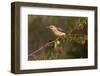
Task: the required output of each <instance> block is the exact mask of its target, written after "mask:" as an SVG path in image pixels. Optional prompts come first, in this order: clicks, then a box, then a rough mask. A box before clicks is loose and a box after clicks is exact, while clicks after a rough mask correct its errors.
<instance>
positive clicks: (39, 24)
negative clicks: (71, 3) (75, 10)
mask: <svg viewBox="0 0 100 76" xmlns="http://www.w3.org/2000/svg"><path fill="white" fill-rule="evenodd" d="M50 25H55V26H56V27H59V28H62V29H63V30H64V32H65V33H66V35H67V34H69V33H70V34H72V35H76V34H81V35H82V37H81V38H80V37H78V36H77V37H72V38H67V41H66V40H65V41H64V39H63V38H62V39H61V42H60V43H61V44H62V45H61V46H58V47H56V48H54V43H52V44H50V45H49V46H46V47H44V48H43V49H41V50H39V51H38V52H36V53H34V54H33V55H31V56H30V54H31V53H33V52H35V51H36V50H37V49H39V48H41V47H43V46H44V45H45V44H46V43H49V42H50V41H53V40H55V39H56V36H55V35H54V34H53V32H52V31H51V30H49V29H48V28H47V27H48V26H50ZM87 31H88V18H87V17H68V16H46V15H28V54H29V56H28V60H50V59H77V58H87V57H88V48H87V47H88V45H87V44H88V43H87V42H88V41H87V39H85V40H84V38H83V37H84V36H87V35H88V34H87ZM62 40H63V42H62ZM83 42H84V43H83Z"/></svg>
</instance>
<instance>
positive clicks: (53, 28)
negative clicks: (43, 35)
mask: <svg viewBox="0 0 100 76" xmlns="http://www.w3.org/2000/svg"><path fill="white" fill-rule="evenodd" d="M48 28H49V29H51V30H56V29H57V28H56V26H54V25H50V26H49V27H48Z"/></svg>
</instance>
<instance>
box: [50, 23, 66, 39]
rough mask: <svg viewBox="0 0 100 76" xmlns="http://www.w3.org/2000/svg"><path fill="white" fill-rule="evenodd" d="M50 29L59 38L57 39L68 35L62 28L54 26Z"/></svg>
mask: <svg viewBox="0 0 100 76" xmlns="http://www.w3.org/2000/svg"><path fill="white" fill-rule="evenodd" d="M48 28H49V29H50V30H51V31H52V32H53V33H54V35H55V36H57V37H62V36H65V35H66V33H64V32H63V31H62V29H61V28H58V27H56V26H54V25H50V26H49V27H48Z"/></svg>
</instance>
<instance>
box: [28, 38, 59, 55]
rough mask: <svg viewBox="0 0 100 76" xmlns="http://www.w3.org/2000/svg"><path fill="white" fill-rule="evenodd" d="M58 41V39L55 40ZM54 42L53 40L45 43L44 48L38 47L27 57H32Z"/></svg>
mask: <svg viewBox="0 0 100 76" xmlns="http://www.w3.org/2000/svg"><path fill="white" fill-rule="evenodd" d="M57 39H58V38H57ZM53 42H55V40H53V41H51V42H48V43H46V44H45V45H44V46H42V47H40V48H39V49H37V50H35V51H34V52H32V53H31V54H29V56H33V55H34V54H35V53H37V52H39V51H40V50H41V49H43V48H44V47H46V46H48V45H49V44H51V43H53Z"/></svg>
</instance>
